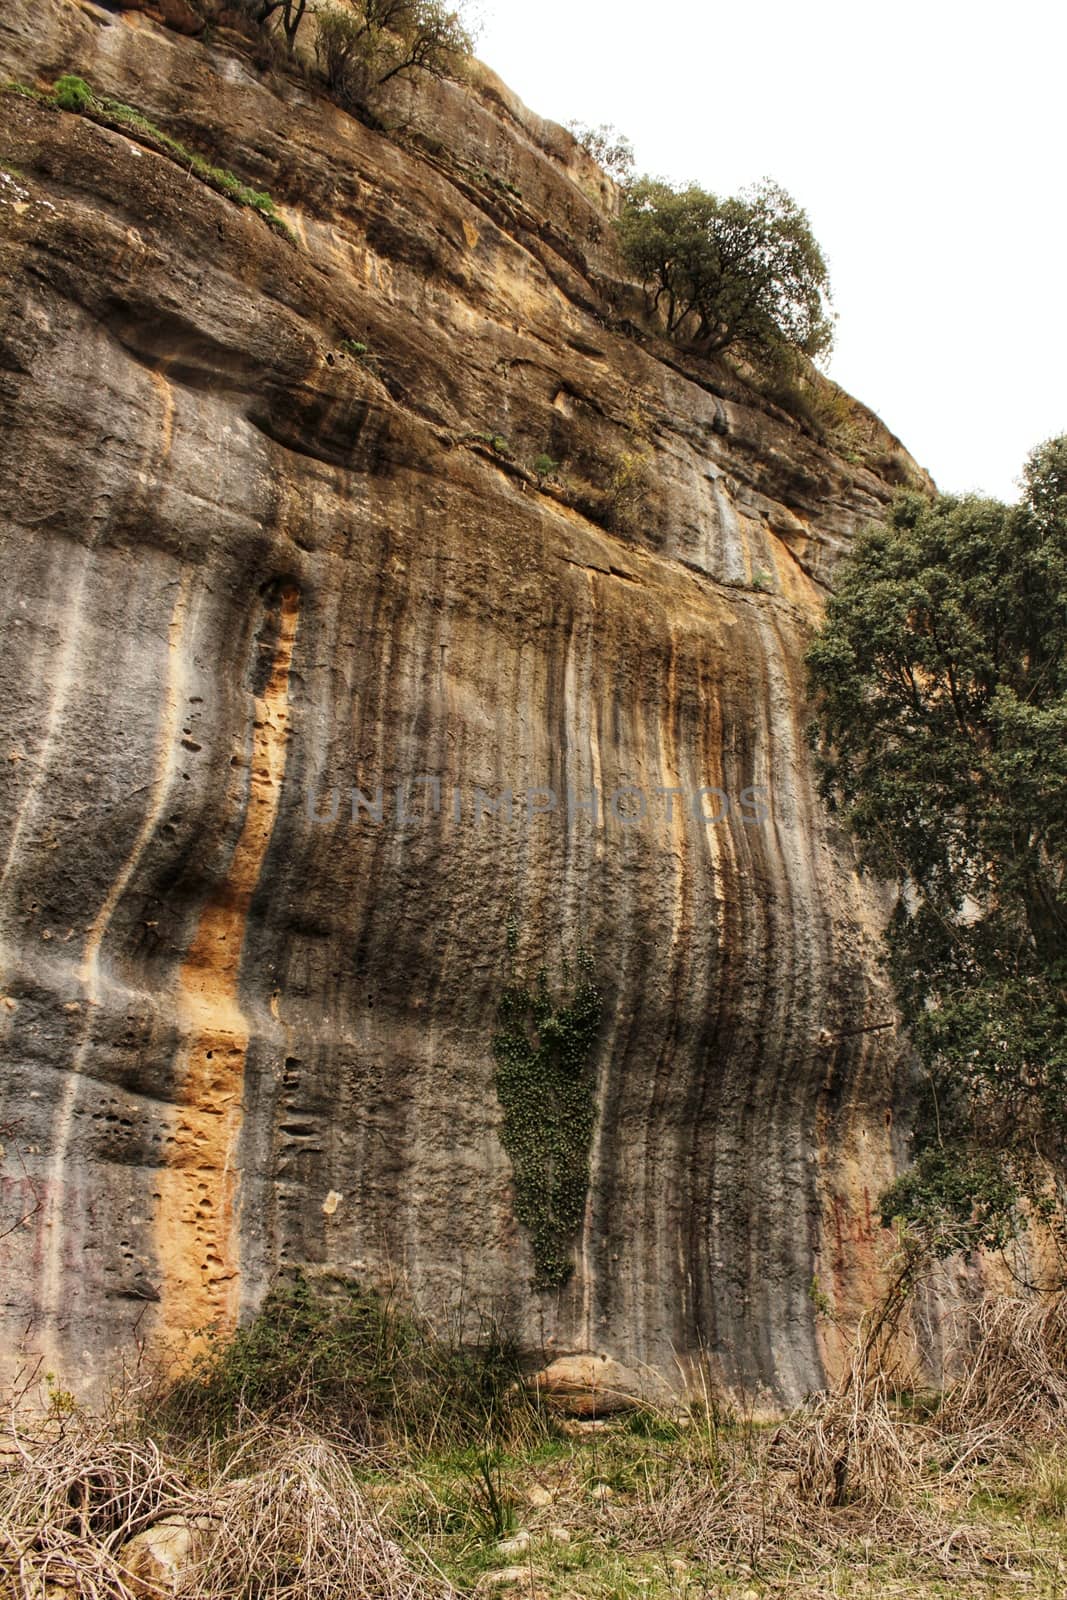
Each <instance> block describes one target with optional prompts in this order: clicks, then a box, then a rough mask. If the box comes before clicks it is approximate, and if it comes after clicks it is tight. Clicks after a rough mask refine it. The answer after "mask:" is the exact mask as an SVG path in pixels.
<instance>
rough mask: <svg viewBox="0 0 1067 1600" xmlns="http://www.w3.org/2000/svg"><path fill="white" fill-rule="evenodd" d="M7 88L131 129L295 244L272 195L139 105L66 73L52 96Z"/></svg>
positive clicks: (11, 85)
mask: <svg viewBox="0 0 1067 1600" xmlns="http://www.w3.org/2000/svg"><path fill="white" fill-rule="evenodd" d="M5 87H6V88H7V89H8V90H9V91H10V92H12V93H15V94H25V95H29V96H30V97H32V98H34V99H37V100H41V101H43V102H44V103H46V104H49V105H53V106H55V107H56V108H57V109H58V110H60V111H69V112H72V113H74V114H75V115H77V116H82V117H88V118H89V119H90V121H92V122H98V123H100V124H101V125H102V126H104V127H109V128H116V129H119V130H120V131H122V132H126V133H132V134H133V135H135V136H136V137H137V138H138V139H139V140H140V141H141V142H142V143H144V144H147V145H150V146H151V147H152V148H153V149H155V150H157V151H158V152H159V153H160V154H161V155H165V156H169V157H170V158H171V159H172V160H173V161H175V162H176V163H179V164H180V165H181V166H183V167H185V169H186V171H188V172H190V173H192V174H193V176H194V177H196V178H198V179H199V180H200V181H201V182H202V183H205V184H206V185H207V186H208V188H209V189H214V190H215V191H216V192H217V193H218V194H221V195H225V196H226V198H227V199H228V200H232V201H233V202H234V204H235V205H239V206H247V207H248V209H249V210H251V211H255V212H258V214H259V215H260V216H261V217H262V218H263V220H264V221H265V222H267V223H268V224H269V225H270V226H271V227H272V228H274V229H275V230H276V231H277V232H279V233H281V234H283V235H284V236H285V238H287V239H288V240H289V241H290V242H291V243H295V242H296V238H295V235H294V233H293V231H292V229H291V228H290V227H289V225H288V224H287V223H286V222H285V221H284V219H283V218H282V217H281V215H280V214H279V212H278V208H277V206H276V205H275V203H274V201H273V200H272V199H271V197H270V195H269V194H266V193H264V192H263V191H262V190H260V189H253V188H252V186H251V185H250V184H247V183H243V182H242V181H241V179H240V178H238V177H237V176H236V175H235V174H234V173H232V172H230V171H228V170H227V169H226V168H225V167H216V166H214V165H213V164H212V163H211V162H210V161H208V160H206V159H205V157H203V156H201V155H198V154H197V153H196V151H194V150H190V149H189V148H188V146H187V145H184V144H182V143H181V142H180V141H179V140H178V139H173V138H171V136H170V134H169V133H167V132H165V131H164V129H162V128H160V127H158V126H157V124H156V123H154V122H152V121H150V119H149V118H148V117H146V116H144V114H143V113H142V112H140V111H138V110H137V109H136V107H134V106H128V105H125V104H124V103H123V101H121V100H112V99H109V98H108V97H107V96H106V95H101V94H98V93H97V92H96V90H95V89H93V88H92V87H91V85H90V84H88V83H87V82H86V81H85V79H84V78H79V77H78V76H77V75H76V74H74V73H65V74H64V75H63V76H62V77H61V78H58V79H57V80H56V83H55V85H54V87H53V89H52V92H51V94H50V95H42V94H41V93H40V91H38V90H36V89H31V88H29V87H28V86H27V85H25V84H20V83H16V82H14V81H12V82H11V83H9V84H7V85H6V86H5Z"/></svg>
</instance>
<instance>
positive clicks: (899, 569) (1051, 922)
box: [808, 437, 1067, 1254]
mask: <svg viewBox="0 0 1067 1600" xmlns="http://www.w3.org/2000/svg"><path fill="white" fill-rule="evenodd" d="M1023 489H1024V494H1023V499H1022V502H1021V504H1019V505H1018V506H1014V507H1007V506H1004V505H1001V504H999V503H998V502H996V501H992V500H980V499H976V498H963V499H958V498H952V497H942V498H940V499H938V500H935V501H933V502H931V501H928V500H926V499H923V498H921V497H920V496H918V495H916V494H905V495H903V496H901V497H900V498H899V499H898V500H897V502H896V504H895V505H894V507H893V510H892V512H891V514H890V516H889V519H888V522H887V523H886V525H885V526H883V527H875V528H870V529H868V530H867V532H866V533H864V534H863V535H862V536H861V537H860V538H859V539H858V540H857V542H856V544H855V546H854V548H853V551H852V553H851V555H850V557H849V558H848V560H847V561H846V562H845V563H844V564H843V566H842V568H840V569H839V574H838V579H837V588H836V593H835V594H834V595H833V597H832V598H831V600H830V602H829V605H828V607H827V614H826V620H825V624H824V626H823V629H822V631H821V633H820V635H819V636H818V638H817V639H816V640H815V642H814V644H813V645H812V647H811V650H810V652H809V658H808V659H809V664H810V669H811V678H812V684H813V687H814V691H815V695H816V699H817V708H818V723H817V728H816V730H815V731H816V735H817V738H818V740H819V749H820V755H821V768H822V782H823V788H824V792H825V793H826V795H827V796H828V797H829V798H830V799H831V801H832V802H834V803H836V804H837V805H839V806H840V807H842V808H843V812H844V816H845V820H846V822H847V824H848V826H849V828H850V830H851V831H852V833H853V835H854V837H855V838H856V840H857V841H858V843H859V847H860V851H861V856H862V859H863V862H864V864H865V865H866V866H867V867H869V868H871V869H873V870H874V871H876V872H878V873H879V874H881V875H883V876H884V877H886V878H889V879H890V880H895V881H896V883H897V886H898V889H899V896H898V900H897V905H896V910H895V912H894V915H893V917H892V920H891V923H890V927H889V930H888V944H889V958H890V968H891V971H892V975H893V977H894V980H895V984H896V989H897V994H898V997H899V1002H900V1005H901V1009H902V1011H903V1014H904V1017H905V1019H906V1021H907V1022H908V1024H909V1025H910V1031H911V1035H912V1037H913V1039H914V1042H915V1045H916V1047H917V1051H918V1055H919V1058H920V1061H921V1064H922V1068H923V1071H924V1097H925V1102H926V1114H925V1116H924V1117H923V1118H922V1119H921V1120H920V1126H919V1128H918V1130H917V1135H916V1138H917V1146H916V1149H917V1161H916V1164H915V1165H914V1166H913V1167H912V1168H911V1169H910V1170H909V1171H908V1172H907V1173H905V1174H904V1176H903V1177H902V1178H901V1179H899V1180H898V1181H897V1183H896V1184H895V1185H894V1186H893V1188H892V1189H891V1190H890V1191H889V1192H888V1193H887V1195H885V1196H884V1197H883V1201H882V1210H883V1217H884V1219H886V1220H889V1219H891V1218H892V1217H894V1216H902V1217H904V1218H905V1219H906V1220H907V1221H909V1222H910V1223H912V1224H913V1225H915V1226H916V1227H918V1228H919V1230H920V1232H922V1233H924V1234H925V1236H926V1238H927V1240H928V1242H930V1243H931V1244H932V1246H933V1248H934V1250H935V1252H936V1253H938V1254H947V1253H950V1252H951V1251H952V1250H955V1249H959V1248H964V1249H966V1248H970V1247H972V1246H974V1245H977V1244H1000V1243H1003V1242H1004V1241H1005V1240H1006V1239H1007V1238H1008V1237H1010V1235H1011V1232H1012V1228H1013V1216H1014V1212H1015V1207H1016V1205H1017V1202H1018V1200H1019V1199H1020V1197H1022V1196H1026V1197H1027V1198H1028V1199H1029V1200H1030V1201H1031V1203H1034V1204H1037V1205H1038V1206H1039V1207H1040V1208H1042V1209H1043V1210H1044V1211H1045V1212H1046V1213H1048V1214H1053V1213H1054V1212H1056V1211H1057V1209H1059V1210H1060V1211H1062V1208H1061V1207H1059V1206H1058V1202H1059V1200H1060V1199H1062V1192H1061V1190H1062V1172H1063V1141H1064V1136H1065V1134H1067V437H1064V438H1060V439H1055V440H1051V441H1049V442H1048V443H1046V444H1044V445H1042V446H1040V448H1038V449H1037V450H1035V451H1034V452H1033V454H1032V455H1031V456H1030V458H1029V461H1028V463H1027V466H1026V469H1025V477H1024V483H1023Z"/></svg>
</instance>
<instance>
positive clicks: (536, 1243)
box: [493, 922, 601, 1289]
mask: <svg viewBox="0 0 1067 1600" xmlns="http://www.w3.org/2000/svg"><path fill="white" fill-rule="evenodd" d="M516 944H517V934H516V929H515V925H514V923H513V922H509V924H508V954H509V982H508V985H507V987H506V988H505V990H504V992H503V994H502V995H501V998H500V1004H499V1008H498V1011H497V1032H496V1033H495V1034H494V1036H493V1056H494V1058H495V1060H496V1090H497V1095H498V1096H499V1099H500V1104H501V1106H502V1107H503V1111H504V1124H503V1129H502V1132H501V1139H502V1142H503V1145H504V1148H505V1150H506V1151H507V1153H508V1155H509V1157H510V1158H511V1166H512V1171H513V1174H514V1183H515V1215H516V1217H517V1218H518V1221H519V1222H520V1223H521V1225H522V1226H523V1227H524V1228H525V1229H526V1231H527V1233H528V1234H529V1237H530V1242H531V1244H532V1246H533V1254H534V1268H535V1271H534V1280H533V1281H534V1286H535V1288H538V1289H553V1288H560V1287H562V1285H563V1284H565V1283H566V1282H567V1280H568V1278H569V1277H570V1276H571V1273H572V1272H573V1270H574V1264H573V1262H572V1260H571V1247H572V1245H573V1242H574V1238H575V1235H576V1234H577V1232H578V1230H579V1228H580V1227H581V1223H582V1216H583V1213H584V1211H585V1197H586V1192H587V1190H588V1188H589V1148H590V1145H591V1143H592V1138H593V1128H594V1125H595V1122H596V1080H595V1076H594V1073H593V1070H592V1066H591V1057H592V1053H593V1047H594V1045H595V1043H596V1036H597V1030H598V1028H599V1026H600V1015H601V997H600V990H599V989H598V988H597V985H596V983H595V981H594V977H593V963H592V960H591V958H590V957H589V955H588V953H587V952H586V951H585V950H583V949H579V951H578V956H577V960H576V962H575V966H574V970H573V972H572V971H571V970H569V969H568V968H566V967H565V968H564V972H563V975H562V987H563V988H565V989H566V990H567V991H568V994H567V997H564V998H560V999H559V1000H558V1001H557V998H556V996H554V995H553V992H552V986H551V984H550V982H549V975H548V971H547V969H546V968H544V967H542V968H541V969H540V970H539V972H538V973H537V976H536V977H535V979H534V982H533V984H532V986H530V987H527V986H526V985H525V984H523V983H522V982H520V981H519V980H518V979H517V977H516V975H515V970H514V957H515V949H516Z"/></svg>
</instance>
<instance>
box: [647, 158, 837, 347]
mask: <svg viewBox="0 0 1067 1600" xmlns="http://www.w3.org/2000/svg"><path fill="white" fill-rule="evenodd" d="M618 229H619V238H620V242H621V245H622V249H623V254H624V256H625V258H626V261H627V263H628V265H629V266H630V267H631V269H632V270H633V271H634V272H635V273H637V275H638V276H639V277H640V278H641V280H642V282H643V283H644V284H645V287H646V291H647V293H648V295H649V298H650V300H651V302H652V305H653V307H654V308H655V309H657V310H662V311H663V312H664V314H665V316H666V321H667V329H668V332H670V333H672V334H677V335H679V336H685V337H688V338H691V339H692V341H693V342H694V343H696V344H698V345H700V346H701V347H702V348H703V349H704V350H705V351H707V352H709V353H711V352H715V351H719V350H726V349H727V348H729V347H730V346H731V345H736V346H740V347H741V348H742V349H744V350H745V351H746V352H747V353H749V354H751V355H756V356H766V355H768V354H777V353H780V352H781V351H783V349H792V350H799V351H801V352H802V353H803V354H804V355H807V356H811V357H813V358H815V357H819V356H824V355H826V354H827V353H828V352H829V349H830V346H831V343H832V337H833V323H832V317H831V313H830V279H829V272H828V270H827V266H826V262H825V260H824V259H823V255H822V251H821V250H820V249H819V246H818V244H817V243H816V240H815V237H814V235H813V234H812V231H811V227H810V224H809V222H808V219H807V216H806V215H805V213H804V212H803V211H802V210H801V208H800V207H799V206H798V205H797V204H796V202H795V201H794V200H792V199H791V198H790V197H789V195H788V194H786V192H785V190H784V189H781V188H779V187H778V185H777V184H775V183H771V182H770V181H769V180H766V179H765V180H764V181H763V182H762V183H760V184H757V185H755V186H754V187H753V188H751V189H748V190H745V191H743V192H742V193H741V194H740V195H736V196H734V197H733V198H732V199H728V200H720V199H719V198H718V197H717V196H716V195H714V194H709V193H708V192H707V191H706V190H704V189H700V188H698V187H697V186H696V185H695V184H690V185H689V186H688V187H687V188H683V189H679V188H675V187H673V186H672V185H671V184H668V183H664V182H663V181H662V180H660V179H657V178H648V177H645V178H640V179H638V180H637V181H636V182H635V183H633V184H631V185H630V187H629V190H628V193H627V200H626V205H625V208H624V210H623V214H622V216H621V218H620V219H619V223H618Z"/></svg>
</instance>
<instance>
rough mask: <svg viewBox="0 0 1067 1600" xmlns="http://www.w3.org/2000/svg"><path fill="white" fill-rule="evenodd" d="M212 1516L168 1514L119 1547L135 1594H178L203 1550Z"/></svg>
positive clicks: (120, 1558)
mask: <svg viewBox="0 0 1067 1600" xmlns="http://www.w3.org/2000/svg"><path fill="white" fill-rule="evenodd" d="M211 1528H212V1522H211V1519H210V1518H209V1517H191V1518H190V1517H166V1518H164V1519H163V1520H161V1521H160V1522H157V1523H156V1524H155V1525H154V1526H153V1527H151V1528H145V1529H144V1530H143V1531H142V1532H141V1533H135V1534H134V1536H133V1538H132V1539H128V1540H127V1541H126V1543H125V1544H124V1545H123V1546H122V1548H121V1550H120V1551H119V1561H120V1562H121V1563H122V1565H123V1567H125V1569H126V1571H127V1573H128V1574H129V1585H130V1588H131V1589H132V1590H133V1592H134V1594H143V1595H148V1596H159V1595H160V1594H161V1593H162V1594H177V1593H178V1592H179V1590H180V1589H181V1588H182V1586H183V1583H184V1582H185V1580H187V1577H188V1572H189V1569H190V1567H192V1566H195V1564H196V1563H197V1561H198V1560H200V1559H201V1557H202V1556H203V1553H204V1548H205V1544H206V1540H207V1536H208V1534H209V1533H210V1530H211Z"/></svg>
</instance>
